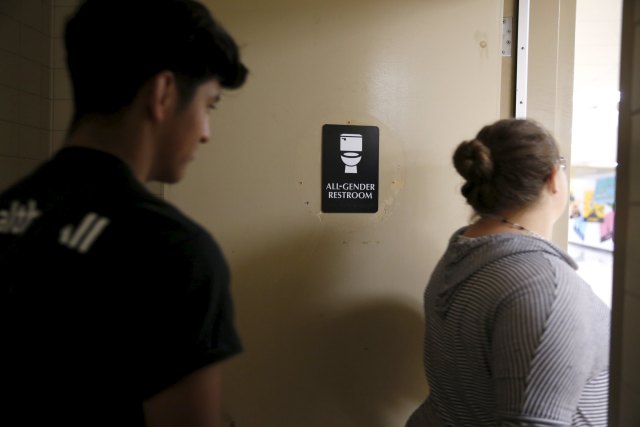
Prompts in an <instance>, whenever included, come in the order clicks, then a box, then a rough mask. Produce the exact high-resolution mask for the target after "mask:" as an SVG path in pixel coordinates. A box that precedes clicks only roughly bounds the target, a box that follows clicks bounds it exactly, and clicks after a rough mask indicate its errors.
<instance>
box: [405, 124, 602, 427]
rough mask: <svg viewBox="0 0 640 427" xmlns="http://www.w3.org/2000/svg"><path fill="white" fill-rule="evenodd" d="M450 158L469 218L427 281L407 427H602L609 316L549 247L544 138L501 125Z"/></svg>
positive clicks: (550, 190) (557, 180)
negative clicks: (422, 395) (420, 364)
mask: <svg viewBox="0 0 640 427" xmlns="http://www.w3.org/2000/svg"><path fill="white" fill-rule="evenodd" d="M453 163H454V165H455V168H456V170H457V171H458V173H459V174H460V175H462V177H463V178H464V179H465V180H466V182H465V183H464V185H463V186H462V195H463V196H464V197H465V198H466V200H467V202H468V203H469V205H471V207H472V208H473V210H474V212H475V219H476V220H475V222H473V223H472V224H471V225H469V226H467V227H464V228H462V229H460V230H458V231H457V232H455V233H454V235H453V236H452V237H451V239H450V241H449V246H448V248H447V250H446V252H445V253H444V255H443V256H442V258H441V260H440V262H439V263H438V265H437V266H436V269H435V271H434V272H433V274H432V276H431V279H430V281H429V284H428V286H427V289H426V292H425V300H424V301H425V315H426V324H427V329H426V334H425V343H424V346H425V347H424V365H425V370H426V375H427V378H428V382H429V388H430V395H429V397H428V399H427V400H426V401H425V402H424V403H423V404H422V405H421V406H420V407H419V408H418V409H417V410H416V411H415V412H414V414H413V415H412V416H411V418H410V419H409V421H408V423H407V427H425V426H496V425H498V426H524V425H526V426H568V425H577V426H581V425H585V426H586V425H589V426H606V424H607V419H606V418H607V394H608V388H607V387H608V365H609V360H608V354H609V321H610V319H609V317H610V313H609V309H608V308H607V306H606V305H605V304H604V303H603V302H602V301H600V300H599V299H598V297H596V295H595V294H594V293H593V292H592V291H591V288H590V287H589V285H587V284H586V283H585V282H584V281H583V280H581V279H580V277H579V276H578V275H577V274H576V272H575V269H576V268H577V266H576V264H575V263H574V261H573V260H572V259H571V258H570V257H569V256H568V255H567V254H565V253H564V252H563V251H562V250H561V249H559V248H558V247H556V246H554V245H553V244H552V243H550V242H549V239H550V238H551V232H552V228H553V224H554V223H555V222H556V220H558V218H564V217H565V216H564V215H563V213H564V212H565V208H566V205H567V201H568V199H569V195H568V188H567V187H568V185H567V176H566V174H565V171H564V169H565V162H564V159H563V158H562V157H560V156H559V153H558V147H557V145H556V143H555V141H554V139H553V137H552V136H551V135H550V134H549V133H548V132H547V131H546V130H544V129H543V128H542V127H541V126H540V125H538V124H536V123H535V122H533V121H530V120H517V119H508V120H500V121H498V122H496V123H494V124H492V125H490V126H485V127H484V128H483V129H482V130H480V132H479V133H478V135H477V136H476V138H475V139H473V140H471V141H465V142H462V143H461V144H460V145H459V146H458V148H457V149H456V151H455V154H454V156H453Z"/></svg>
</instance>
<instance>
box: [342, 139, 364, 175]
mask: <svg viewBox="0 0 640 427" xmlns="http://www.w3.org/2000/svg"><path fill="white" fill-rule="evenodd" d="M340 152H341V155H340V158H341V159H342V163H344V164H345V166H344V173H358V167H357V166H356V165H357V164H358V163H360V160H362V156H361V153H362V135H360V134H357V133H343V134H340Z"/></svg>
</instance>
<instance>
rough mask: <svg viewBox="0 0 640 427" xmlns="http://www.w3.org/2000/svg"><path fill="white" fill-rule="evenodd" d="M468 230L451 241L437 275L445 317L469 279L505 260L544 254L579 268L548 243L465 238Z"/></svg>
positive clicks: (506, 236) (515, 237) (518, 237)
mask: <svg viewBox="0 0 640 427" xmlns="http://www.w3.org/2000/svg"><path fill="white" fill-rule="evenodd" d="M466 229H467V227H463V228H461V229H459V230H458V231H456V232H455V233H454V234H453V236H452V237H451V239H449V247H448V249H447V251H446V252H445V254H444V256H443V258H442V259H441V260H440V263H439V265H438V267H437V268H436V271H435V272H434V274H435V275H437V276H439V277H437V278H436V280H437V281H438V282H440V283H441V284H442V286H441V288H440V289H439V292H438V294H437V300H436V310H437V311H438V312H439V313H441V314H444V313H446V312H447V311H448V309H449V303H450V301H451V297H452V296H453V295H454V294H455V293H456V290H457V288H458V287H459V286H460V284H461V283H462V282H464V281H465V280H466V279H467V278H468V277H469V276H471V275H472V274H474V273H475V272H476V271H478V270H480V269H482V268H483V267H485V266H486V265H488V264H491V263H492V262H494V261H497V260H499V259H501V258H504V257H506V256H513V255H518V254H524V253H533V252H538V253H540V252H543V253H546V254H548V255H551V256H554V257H556V258H559V259H560V260H562V261H564V262H566V263H567V264H569V265H570V266H571V267H572V268H573V269H574V270H577V268H578V266H577V265H576V263H575V261H574V260H573V259H572V258H571V257H570V256H569V255H567V254H566V253H565V252H564V251H563V250H562V249H560V248H558V247H557V246H555V245H554V244H553V243H550V242H548V241H547V240H544V239H541V238H538V237H533V236H528V235H525V234H518V233H501V234H492V235H489V236H481V237H475V238H464V237H463V236H462V234H463V233H464V232H465V230H466Z"/></svg>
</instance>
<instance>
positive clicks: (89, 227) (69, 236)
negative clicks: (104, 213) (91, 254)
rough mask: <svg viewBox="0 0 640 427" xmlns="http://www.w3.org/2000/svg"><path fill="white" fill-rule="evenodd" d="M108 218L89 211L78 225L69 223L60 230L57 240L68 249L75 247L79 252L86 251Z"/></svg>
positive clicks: (106, 223)
mask: <svg viewBox="0 0 640 427" xmlns="http://www.w3.org/2000/svg"><path fill="white" fill-rule="evenodd" d="M107 225H109V219H108V218H104V217H101V216H99V215H98V214H96V213H94V212H89V213H88V214H86V215H85V216H84V218H83V219H82V222H81V223H80V225H79V226H77V227H75V226H74V225H73V224H69V225H67V226H65V227H64V228H62V230H60V239H59V242H60V244H61V245H63V246H66V247H68V248H70V249H76V250H77V251H78V252H80V253H81V254H84V253H86V252H87V251H88V250H89V249H90V248H91V245H93V242H95V241H96V239H97V238H98V237H99V236H100V234H101V233H102V231H103V230H104V229H105V227H106V226H107Z"/></svg>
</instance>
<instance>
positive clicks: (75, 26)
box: [64, 0, 247, 125]
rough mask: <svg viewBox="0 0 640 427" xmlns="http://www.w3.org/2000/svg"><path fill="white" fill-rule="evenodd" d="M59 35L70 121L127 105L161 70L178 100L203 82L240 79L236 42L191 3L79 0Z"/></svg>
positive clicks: (232, 83) (226, 83)
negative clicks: (173, 82) (172, 78)
mask: <svg viewBox="0 0 640 427" xmlns="http://www.w3.org/2000/svg"><path fill="white" fill-rule="evenodd" d="M64 37H65V46H66V50H67V65H68V67H69V72H70V74H71V82H72V85H73V97H74V101H75V115H74V118H73V124H74V125H75V124H77V123H78V121H79V120H80V119H82V118H83V117H85V116H87V115H91V114H101V115H105V114H113V113H116V112H118V111H120V110H122V109H123V108H125V107H127V106H128V105H130V104H131V102H132V101H133V99H134V98H135V96H136V94H137V93H138V91H139V90H140V88H141V87H142V86H143V85H144V83H145V82H146V81H147V80H148V79H150V78H151V77H153V76H154V75H156V74H158V73H159V72H162V71H172V72H173V73H174V74H175V75H176V79H177V85H178V90H179V94H180V101H181V103H182V104H183V105H184V104H185V103H187V102H188V101H189V100H190V99H191V97H192V95H193V93H194V91H195V88H196V87H197V86H198V85H199V84H201V83H203V82H204V81H206V80H209V79H212V78H215V79H217V80H218V81H219V82H220V84H221V86H222V87H225V88H229V89H235V88H238V87H240V86H241V85H242V84H243V83H244V81H245V79H246V76H247V69H246V67H245V66H244V65H243V64H242V63H241V62H240V58H239V53H238V47H237V45H236V43H235V42H234V41H233V39H232V38H231V36H230V35H229V34H228V33H227V32H226V31H225V30H224V28H222V27H221V26H220V25H219V24H218V23H217V22H216V21H215V20H214V19H213V17H212V16H211V14H210V13H209V11H208V10H207V9H206V8H205V7H204V6H203V5H201V4H200V3H198V2H196V1H193V0H85V1H84V2H83V3H82V5H81V6H80V7H79V8H78V10H77V11H76V13H75V14H74V15H73V16H72V17H71V18H70V19H69V21H68V22H67V25H66V28H65V35H64Z"/></svg>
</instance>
